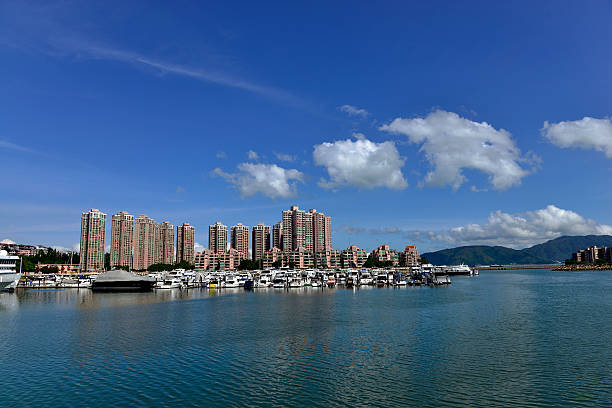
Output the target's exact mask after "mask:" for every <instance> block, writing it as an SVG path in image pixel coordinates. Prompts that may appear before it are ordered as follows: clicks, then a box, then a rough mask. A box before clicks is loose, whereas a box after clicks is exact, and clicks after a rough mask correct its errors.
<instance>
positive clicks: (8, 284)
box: [0, 250, 21, 290]
mask: <svg viewBox="0 0 612 408" xmlns="http://www.w3.org/2000/svg"><path fill="white" fill-rule="evenodd" d="M18 260H19V257H18V256H9V254H8V252H6V251H4V250H2V251H0V290H13V289H15V288H16V287H17V283H18V282H19V279H21V273H20V272H17V261H18Z"/></svg>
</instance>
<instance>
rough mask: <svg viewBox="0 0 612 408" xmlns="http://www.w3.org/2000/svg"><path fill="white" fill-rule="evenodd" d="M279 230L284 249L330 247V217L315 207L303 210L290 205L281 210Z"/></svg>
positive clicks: (314, 250) (321, 248) (321, 249)
mask: <svg viewBox="0 0 612 408" xmlns="http://www.w3.org/2000/svg"><path fill="white" fill-rule="evenodd" d="M275 227H276V226H275ZM281 230H282V233H281V234H282V238H281V242H282V245H283V250H284V251H295V250H296V249H298V248H300V247H303V248H304V249H305V250H307V251H313V252H316V251H325V250H328V249H331V248H332V242H331V217H328V216H326V215H325V214H323V213H320V212H317V210H315V209H311V210H310V211H308V212H305V211H302V210H300V209H299V208H298V207H297V206H292V207H291V208H290V209H289V210H286V211H283V220H282V228H281Z"/></svg>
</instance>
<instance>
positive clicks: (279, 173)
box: [213, 163, 304, 198]
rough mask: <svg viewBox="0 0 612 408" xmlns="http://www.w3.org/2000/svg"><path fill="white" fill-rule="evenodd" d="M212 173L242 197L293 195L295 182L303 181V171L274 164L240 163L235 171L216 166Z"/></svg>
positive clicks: (295, 192)
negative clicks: (228, 171)
mask: <svg viewBox="0 0 612 408" xmlns="http://www.w3.org/2000/svg"><path fill="white" fill-rule="evenodd" d="M213 174H214V175H217V176H220V177H223V178H224V179H225V180H227V181H228V182H230V183H231V184H233V185H234V187H236V189H238V191H239V192H240V196H241V197H242V198H245V197H249V196H252V195H255V194H257V193H260V194H262V195H265V196H267V197H270V198H278V197H281V198H289V197H294V196H295V195H296V194H297V182H298V181H300V182H303V181H304V173H302V172H300V171H298V170H296V169H284V168H282V167H279V166H277V165H276V164H262V163H241V164H239V165H238V172H236V173H225V172H224V171H223V170H221V169H219V168H216V169H214V170H213ZM292 180H294V181H293V182H292Z"/></svg>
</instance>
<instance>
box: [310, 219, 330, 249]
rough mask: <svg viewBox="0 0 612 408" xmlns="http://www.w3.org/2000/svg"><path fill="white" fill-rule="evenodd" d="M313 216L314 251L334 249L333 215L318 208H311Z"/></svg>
mask: <svg viewBox="0 0 612 408" xmlns="http://www.w3.org/2000/svg"><path fill="white" fill-rule="evenodd" d="M309 213H310V214H311V217H312V244H313V251H315V252H319V251H328V250H330V249H332V244H331V217H328V216H326V215H325V214H323V213H320V212H317V210H314V209H312V210H310V211H309Z"/></svg>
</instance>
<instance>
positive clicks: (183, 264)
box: [175, 261, 195, 270]
mask: <svg viewBox="0 0 612 408" xmlns="http://www.w3.org/2000/svg"><path fill="white" fill-rule="evenodd" d="M175 267H176V268H177V269H185V270H192V269H195V265H193V264H190V263H189V262H187V261H181V262H179V263H177V264H176V266H175Z"/></svg>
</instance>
